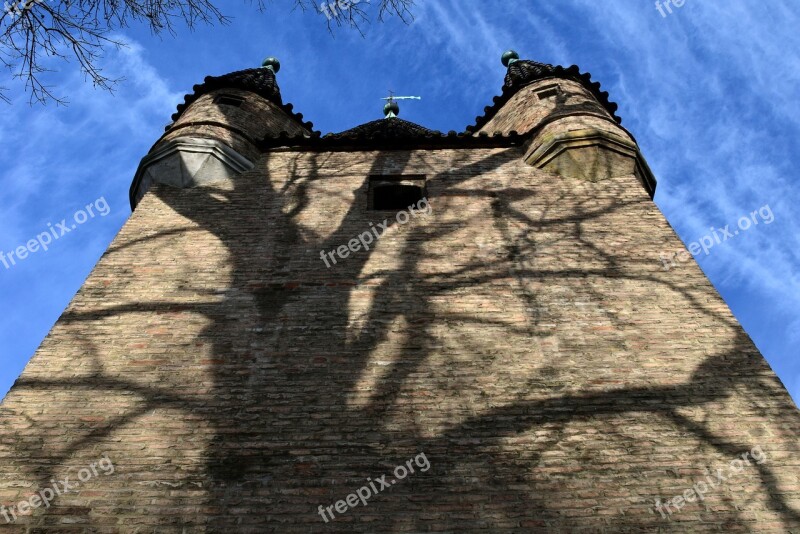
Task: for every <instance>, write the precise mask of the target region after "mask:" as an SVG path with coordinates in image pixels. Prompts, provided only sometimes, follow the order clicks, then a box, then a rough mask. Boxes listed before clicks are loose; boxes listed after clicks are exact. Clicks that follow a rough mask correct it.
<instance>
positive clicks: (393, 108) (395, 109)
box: [383, 100, 400, 119]
mask: <svg viewBox="0 0 800 534" xmlns="http://www.w3.org/2000/svg"><path fill="white" fill-rule="evenodd" d="M383 114H384V115H386V118H387V119H388V118H391V117H396V116H398V115H400V106H399V105H397V102H395V101H394V100H390V101H389V102H387V103H386V105H385V106H383Z"/></svg>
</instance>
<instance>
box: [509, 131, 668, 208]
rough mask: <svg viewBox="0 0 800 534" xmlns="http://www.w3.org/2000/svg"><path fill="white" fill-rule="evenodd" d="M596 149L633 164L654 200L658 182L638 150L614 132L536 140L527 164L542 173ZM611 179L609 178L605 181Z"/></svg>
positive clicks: (574, 133) (576, 133)
mask: <svg viewBox="0 0 800 534" xmlns="http://www.w3.org/2000/svg"><path fill="white" fill-rule="evenodd" d="M597 147H602V148H604V149H606V150H610V151H612V152H614V153H616V154H619V155H620V156H623V157H627V158H631V159H632V160H634V169H633V170H634V174H635V175H636V176H637V177H638V178H639V180H640V181H641V182H642V185H643V186H644V188H645V189H646V190H647V193H648V194H649V195H650V198H653V197H654V196H655V192H656V185H657V184H656V179H655V176H653V172H652V171H651V170H650V167H649V166H648V165H647V161H646V160H645V159H644V156H643V155H642V153H641V151H640V150H639V146H638V145H637V144H636V143H635V142H634V141H632V140H631V139H628V138H625V137H623V136H621V135H617V134H614V133H612V132H608V131H604V130H598V129H595V128H586V129H582V130H570V131H567V132H561V133H555V134H546V135H544V136H542V137H541V138H534V139H533V142H532V144H531V148H532V150H530V151H529V152H528V154H526V156H525V162H526V163H528V164H529V165H532V166H534V167H537V168H539V169H544V168H545V167H547V166H548V164H551V163H554V162H555V160H557V159H558V158H559V157H560V156H563V155H564V154H565V153H566V152H567V151H569V150H575V149H587V148H589V149H591V148H597ZM610 177H612V176H607V177H606V178H610ZM601 179H602V178H601Z"/></svg>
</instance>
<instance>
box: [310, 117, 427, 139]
mask: <svg viewBox="0 0 800 534" xmlns="http://www.w3.org/2000/svg"><path fill="white" fill-rule="evenodd" d="M441 134H442V132H437V131H434V130H429V129H428V128H425V127H424V126H420V125H419V124H416V123H413V122H409V121H407V120H403V119H399V118H397V117H392V118H391V119H378V120H376V121H371V122H367V123H364V124H361V125H359V126H356V127H355V128H350V129H349V130H345V131H343V132H340V133H338V134H327V135H326V136H325V137H326V138H327V137H341V138H350V139H358V138H371V139H408V138H418V137H430V136H437V135H441Z"/></svg>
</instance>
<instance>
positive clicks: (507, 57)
mask: <svg viewBox="0 0 800 534" xmlns="http://www.w3.org/2000/svg"><path fill="white" fill-rule="evenodd" d="M500 61H502V62H503V66H504V67H510V66H511V64H513V63H516V62H517V61H519V54H517V52H516V51H515V50H506V51H505V52H503V55H502V56H501V58H500Z"/></svg>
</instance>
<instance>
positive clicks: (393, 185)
mask: <svg viewBox="0 0 800 534" xmlns="http://www.w3.org/2000/svg"><path fill="white" fill-rule="evenodd" d="M425 194H426V193H425V177H424V176H372V177H370V179H369V209H371V210H383V211H390V210H391V211H400V210H405V209H408V207H409V206H415V205H417V204H418V203H419V202H420V201H421V200H422V199H423V198H425Z"/></svg>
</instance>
